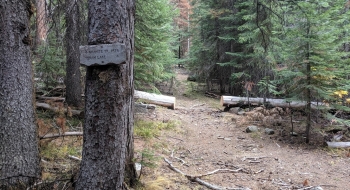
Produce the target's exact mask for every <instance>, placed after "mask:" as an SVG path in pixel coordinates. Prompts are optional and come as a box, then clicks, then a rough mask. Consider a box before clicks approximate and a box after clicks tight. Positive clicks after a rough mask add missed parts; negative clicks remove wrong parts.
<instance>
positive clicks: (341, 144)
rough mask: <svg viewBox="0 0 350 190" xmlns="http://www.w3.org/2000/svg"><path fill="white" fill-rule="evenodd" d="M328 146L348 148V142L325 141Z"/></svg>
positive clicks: (349, 144)
mask: <svg viewBox="0 0 350 190" xmlns="http://www.w3.org/2000/svg"><path fill="white" fill-rule="evenodd" d="M326 143H327V145H328V147H330V148H349V147H350V142H326Z"/></svg>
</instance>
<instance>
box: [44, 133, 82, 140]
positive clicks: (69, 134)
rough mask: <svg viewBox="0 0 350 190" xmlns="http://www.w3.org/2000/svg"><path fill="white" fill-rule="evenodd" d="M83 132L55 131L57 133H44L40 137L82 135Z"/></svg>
mask: <svg viewBox="0 0 350 190" xmlns="http://www.w3.org/2000/svg"><path fill="white" fill-rule="evenodd" d="M82 135H83V132H65V133H57V134H46V135H44V136H41V137H40V140H41V139H48V138H57V137H65V136H82Z"/></svg>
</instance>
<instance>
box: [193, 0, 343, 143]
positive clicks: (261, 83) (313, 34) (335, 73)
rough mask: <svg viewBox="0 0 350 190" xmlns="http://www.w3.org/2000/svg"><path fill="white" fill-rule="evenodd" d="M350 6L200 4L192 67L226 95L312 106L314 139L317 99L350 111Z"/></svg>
mask: <svg viewBox="0 0 350 190" xmlns="http://www.w3.org/2000/svg"><path fill="white" fill-rule="evenodd" d="M348 6H349V5H348V4H347V3H346V2H344V1H341V0H336V1H330V0H325V1H275V0H248V1H241V0H234V1H230V0H224V1H216V0H195V1H193V7H194V9H193V15H192V19H193V24H192V27H193V28H192V34H193V47H191V51H190V55H191V69H192V70H193V71H194V72H197V73H198V74H199V75H201V76H202V77H203V78H204V79H205V80H211V79H212V78H213V77H214V78H218V79H219V81H220V86H221V93H224V92H227V89H225V88H226V87H225V86H229V88H228V89H229V90H228V92H230V93H231V94H233V95H239V96H242V95H244V96H259V97H261V96H263V97H265V98H266V97H275V96H280V97H284V98H289V99H293V100H302V101H306V102H307V106H306V108H305V111H306V113H307V115H308V117H307V118H308V119H307V125H306V141H307V142H308V141H309V138H310V137H309V131H310V128H311V102H312V101H327V102H329V103H331V105H332V106H333V108H336V109H344V108H345V107H342V105H344V102H345V101H344V100H345V99H344V96H345V95H347V94H348V93H347V92H348V90H349V85H347V79H348V73H349V59H348V57H349V55H348V52H349V50H348V49H349V47H348V46H349V45H348V44H349V37H348V36H349V34H348V33H349V32H348V28H349V23H348V21H347V18H349V11H348ZM222 68H225V69H222ZM203 71H204V72H203ZM208 73H209V74H208ZM223 86H224V87H223ZM248 87H249V88H248ZM333 119H334V118H333Z"/></svg>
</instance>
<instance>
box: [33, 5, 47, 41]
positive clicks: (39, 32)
mask: <svg viewBox="0 0 350 190" xmlns="http://www.w3.org/2000/svg"><path fill="white" fill-rule="evenodd" d="M35 7H36V37H35V46H36V47H37V46H40V45H44V44H45V43H46V39H47V32H48V27H47V12H46V2H45V0H35Z"/></svg>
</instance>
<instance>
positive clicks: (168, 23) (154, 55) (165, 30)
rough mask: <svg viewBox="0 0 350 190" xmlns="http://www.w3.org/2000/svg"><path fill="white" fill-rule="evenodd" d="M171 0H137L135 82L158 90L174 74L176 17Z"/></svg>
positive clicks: (143, 86)
mask: <svg viewBox="0 0 350 190" xmlns="http://www.w3.org/2000/svg"><path fill="white" fill-rule="evenodd" d="M173 9H174V7H173V6H172V5H171V4H170V2H169V1H168V0H157V1H137V2H136V16H135V86H136V88H137V89H143V90H155V84H156V83H157V82H160V81H163V80H166V79H169V78H170V77H171V76H172V70H171V65H172V64H173V63H174V59H175V55H174V52H173V49H172V44H173V42H174V40H175V38H174V35H173V34H174V27H173V25H172V22H173V18H174V17H175V12H174V11H173Z"/></svg>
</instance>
